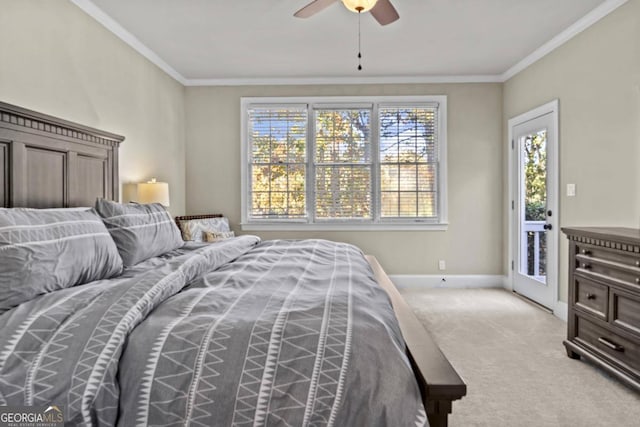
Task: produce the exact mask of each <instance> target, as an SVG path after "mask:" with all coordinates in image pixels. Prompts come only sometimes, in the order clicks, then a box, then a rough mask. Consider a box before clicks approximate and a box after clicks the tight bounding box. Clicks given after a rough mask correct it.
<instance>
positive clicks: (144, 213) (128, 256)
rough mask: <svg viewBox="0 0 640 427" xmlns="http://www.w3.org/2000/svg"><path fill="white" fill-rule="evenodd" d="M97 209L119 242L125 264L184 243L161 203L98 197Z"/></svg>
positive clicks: (117, 244) (137, 261) (133, 262)
mask: <svg viewBox="0 0 640 427" xmlns="http://www.w3.org/2000/svg"><path fill="white" fill-rule="evenodd" d="M96 210H97V211H98V213H99V214H100V216H102V220H103V221H104V223H105V225H106V226H107V229H108V230H109V233H111V237H113V240H114V241H115V242H116V246H117V247H118V252H120V256H121V257H122V261H123V262H124V266H125V267H129V266H132V265H135V264H137V263H139V262H141V261H144V260H146V259H149V258H153V257H155V256H158V255H162V254H163V253H165V252H169V251H172V250H174V249H177V248H179V247H181V246H183V245H184V242H183V241H182V238H181V237H180V230H178V227H177V226H176V224H175V223H174V222H173V220H172V219H171V216H170V215H169V212H167V211H166V209H165V208H164V206H162V205H161V204H159V203H152V204H149V205H141V204H138V203H127V204H120V203H116V202H111V201H109V200H104V199H98V200H97V201H96Z"/></svg>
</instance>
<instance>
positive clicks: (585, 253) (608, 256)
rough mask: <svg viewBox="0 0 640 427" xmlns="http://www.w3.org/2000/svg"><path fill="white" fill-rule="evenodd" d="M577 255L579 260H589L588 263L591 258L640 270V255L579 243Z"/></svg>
mask: <svg viewBox="0 0 640 427" xmlns="http://www.w3.org/2000/svg"><path fill="white" fill-rule="evenodd" d="M576 255H579V258H584V259H587V261H588V260H589V259H590V258H595V259H598V260H602V261H610V262H613V263H617V264H621V265H622V266H624V267H635V268H638V269H640V253H638V254H632V253H628V252H622V251H617V250H615V249H607V248H600V247H597V246H591V245H585V244H580V243H578V244H576ZM583 262H584V261H583Z"/></svg>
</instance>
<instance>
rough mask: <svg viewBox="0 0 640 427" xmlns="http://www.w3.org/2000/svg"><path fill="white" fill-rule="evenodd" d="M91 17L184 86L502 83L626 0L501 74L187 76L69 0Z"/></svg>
mask: <svg viewBox="0 0 640 427" xmlns="http://www.w3.org/2000/svg"><path fill="white" fill-rule="evenodd" d="M70 1H71V2H72V3H73V4H75V5H76V6H78V7H79V8H80V9H82V10H83V11H84V12H85V13H87V14H88V15H89V16H91V17H92V18H93V19H95V20H96V21H98V22H99V23H100V24H102V25H103V26H104V27H105V28H107V29H108V30H109V31H111V32H112V33H113V34H115V35H116V36H117V37H119V38H120V39H121V40H122V41H124V42H125V43H127V44H128V45H129V46H131V47H132V48H133V49H134V50H136V51H137V52H138V53H140V54H141V55H142V56H144V57H145V58H147V59H148V60H149V61H151V62H152V63H153V64H155V65H156V66H158V67H159V68H160V69H161V70H163V71H164V72H165V73H167V74H168V75H169V76H171V77H173V78H174V79H175V80H177V81H178V82H179V83H181V84H182V85H183V86H263V85H264V86H271V85H330V84H334V85H347V84H349V85H355V84H421V83H422V84H424V83H432V84H433V83H503V82H506V81H507V80H509V79H511V78H512V77H514V76H515V75H516V74H518V73H520V72H521V71H523V70H525V69H526V68H527V67H529V66H530V65H532V64H534V63H535V62H537V61H538V60H540V59H542V58H543V57H545V56H546V55H548V54H549V53H551V52H553V51H554V50H555V49H557V48H559V47H560V46H562V45H563V44H565V43H566V42H568V41H569V40H571V39H572V38H574V37H575V36H577V35H578V34H580V33H581V32H583V31H584V30H586V29H587V28H589V27H591V26H592V25H594V24H595V23H596V22H598V21H600V20H601V19H602V18H604V17H605V16H607V15H609V14H610V13H611V12H613V11H614V10H616V9H617V8H619V7H620V6H622V5H624V4H625V3H627V2H628V1H629V0H607V1H605V2H604V3H602V4H601V5H600V6H598V7H596V8H595V9H593V10H592V11H591V12H589V13H587V14H586V15H585V16H583V17H582V18H581V19H579V20H578V21H577V22H575V23H574V24H572V25H571V26H570V27H569V28H567V29H566V30H564V31H562V32H561V33H560V34H558V35H557V36H555V37H554V38H552V39H551V40H549V41H548V42H546V43H545V44H543V45H542V46H540V47H539V48H538V49H536V50H535V51H533V52H532V53H531V54H529V55H528V56H526V57H525V58H523V59H522V60H520V61H519V62H518V63H516V64H515V65H514V66H512V67H511V68H509V69H508V70H507V71H505V72H504V73H502V74H487V75H461V76H446V75H441V76H386V77H385V76H379V77H374V76H371V77H355V76H343V77H264V78H215V79H188V78H186V77H184V76H183V75H182V74H180V73H179V72H178V71H176V70H175V69H174V68H173V67H171V66H170V65H169V64H167V63H166V62H165V61H164V60H163V59H162V58H160V56H159V55H158V54H156V53H155V52H154V51H152V50H151V49H149V48H148V47H147V46H145V45H144V44H143V43H142V42H141V41H140V40H139V39H138V38H137V37H135V36H134V35H133V34H131V33H130V32H129V31H127V30H125V29H124V28H123V27H122V26H121V25H120V24H118V23H117V22H116V21H115V20H114V19H113V18H111V17H110V16H109V15H107V14H106V13H105V12H103V11H102V9H100V8H99V7H98V6H96V5H95V4H94V3H93V2H92V1H91V0H70Z"/></svg>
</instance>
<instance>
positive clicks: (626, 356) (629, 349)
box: [575, 316, 640, 373]
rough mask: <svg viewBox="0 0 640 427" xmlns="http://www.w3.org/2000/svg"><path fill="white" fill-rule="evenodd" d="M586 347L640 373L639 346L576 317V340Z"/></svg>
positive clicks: (593, 323)
mask: <svg viewBox="0 0 640 427" xmlns="http://www.w3.org/2000/svg"><path fill="white" fill-rule="evenodd" d="M575 340H576V341H577V342H579V343H580V344H582V345H586V346H588V347H591V348H593V349H595V350H597V351H598V352H599V353H601V354H604V355H606V356H607V357H608V358H610V359H613V360H615V361H617V362H620V363H622V364H624V365H626V366H627V367H629V368H631V369H633V370H634V371H636V373H637V372H639V371H640V344H638V343H635V342H633V341H632V340H629V339H627V338H624V337H621V336H620V335H617V334H614V333H613V332H610V331H609V330H607V329H605V328H603V327H601V326H599V325H597V324H596V323H595V322H592V321H590V320H587V319H585V318H583V317H581V316H576V338H575Z"/></svg>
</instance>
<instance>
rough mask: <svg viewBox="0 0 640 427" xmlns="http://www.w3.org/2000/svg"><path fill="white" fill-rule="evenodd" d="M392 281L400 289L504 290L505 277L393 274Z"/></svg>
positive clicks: (390, 276)
mask: <svg viewBox="0 0 640 427" xmlns="http://www.w3.org/2000/svg"><path fill="white" fill-rule="evenodd" d="M389 278H390V279H391V281H392V282H393V283H394V284H395V285H396V286H397V287H399V288H451V289H464V288H502V287H503V283H504V277H503V276H498V275H495V276H492V275H488V274H487V275H470V274H469V275H435V274H434V275H431V274H416V275H414V274H391V275H389Z"/></svg>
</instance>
